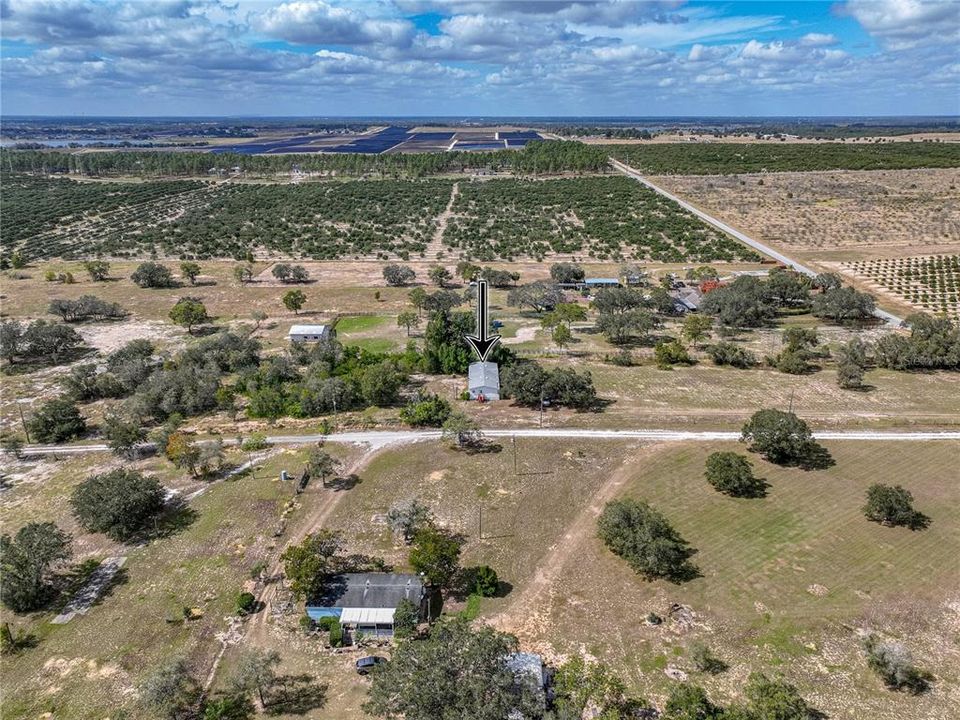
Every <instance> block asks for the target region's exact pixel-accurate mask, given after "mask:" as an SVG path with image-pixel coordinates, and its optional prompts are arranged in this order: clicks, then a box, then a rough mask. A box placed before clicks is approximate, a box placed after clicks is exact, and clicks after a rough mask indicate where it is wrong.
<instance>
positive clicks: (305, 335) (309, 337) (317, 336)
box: [287, 325, 337, 342]
mask: <svg viewBox="0 0 960 720" xmlns="http://www.w3.org/2000/svg"><path fill="white" fill-rule="evenodd" d="M336 335H337V331H336V330H334V329H333V326H332V325H291V326H290V330H289V331H287V340H289V341H290V342H319V341H320V340H327V339H328V338H332V337H336Z"/></svg>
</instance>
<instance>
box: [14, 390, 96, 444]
mask: <svg viewBox="0 0 960 720" xmlns="http://www.w3.org/2000/svg"><path fill="white" fill-rule="evenodd" d="M27 427H28V428H29V430H30V436H31V439H33V440H34V441H36V442H42V443H60V442H66V441H67V440H72V439H74V438H76V437H79V436H80V435H83V433H85V432H86V431H87V423H86V421H85V420H84V419H83V416H82V415H81V414H80V411H79V410H78V409H77V406H76V405H75V404H73V403H72V402H70V401H69V400H49V401H47V402H45V403H44V404H43V405H41V406H40V408H39V409H38V410H37V411H36V412H35V413H34V414H33V417H32V418H30V420H29V422H27Z"/></svg>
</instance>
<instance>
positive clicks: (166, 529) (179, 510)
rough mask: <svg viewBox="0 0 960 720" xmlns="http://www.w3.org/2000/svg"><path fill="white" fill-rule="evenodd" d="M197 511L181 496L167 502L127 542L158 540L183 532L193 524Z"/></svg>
mask: <svg viewBox="0 0 960 720" xmlns="http://www.w3.org/2000/svg"><path fill="white" fill-rule="evenodd" d="M198 517H199V513H197V511H196V510H194V509H193V508H192V507H190V506H189V505H188V504H187V502H186V501H185V500H184V499H183V498H181V497H175V498H173V499H171V500H170V501H168V502H167V504H166V505H165V506H164V508H163V510H161V511H160V512H159V513H158V514H157V515H155V516H154V517H153V518H152V519H151V520H148V521H147V525H145V526H144V528H143V529H142V530H141V531H140V532H139V533H137V534H136V535H135V536H134V537H132V538H128V540H127V542H147V541H150V540H160V539H162V538H168V537H171V536H173V535H176V534H178V533H181V532H183V531H184V530H186V529H187V528H188V527H190V526H191V525H193V523H194V522H195V521H196V519H197V518H198Z"/></svg>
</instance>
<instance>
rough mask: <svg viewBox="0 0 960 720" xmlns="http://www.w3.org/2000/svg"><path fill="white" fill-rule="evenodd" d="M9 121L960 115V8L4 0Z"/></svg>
mask: <svg viewBox="0 0 960 720" xmlns="http://www.w3.org/2000/svg"><path fill="white" fill-rule="evenodd" d="M0 18H2V26H0V28H2V32H0V34H2V45H0V56H2V62H0V82H2V85H0V101H2V112H3V113H4V114H9V115H13V114H61V115H62V114H86V115H251V114H254V115H324V116H329V115H382V114H387V115H453V116H459V115H503V116H507V115H540V116H542V115H805V116H813V115H911V114H914V115H932V114H944V115H954V114H960V2H957V1H952V0H931V1H927V0H842V1H839V2H817V1H804V2H759V1H747V2H743V1H741V2H703V1H694V0H690V1H686V2H685V1H684V0H651V1H649V2H626V1H623V0H611V1H610V2H598V1H597V0H339V1H338V0H286V1H282V0H229V1H226V0H225V1H221V0H156V1H154V0H0Z"/></svg>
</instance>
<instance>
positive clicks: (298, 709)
mask: <svg viewBox="0 0 960 720" xmlns="http://www.w3.org/2000/svg"><path fill="white" fill-rule="evenodd" d="M328 689H329V685H327V684H326V683H320V682H317V680H316V678H314V676H313V675H309V674H306V673H304V674H301V675H292V674H288V675H278V676H277V677H276V679H275V680H274V682H273V686H272V687H271V688H270V699H269V702H268V703H267V704H266V706H265V707H264V712H265V713H266V714H267V715H287V714H290V715H305V714H306V713H308V712H310V711H311V710H317V709H319V708H322V707H324V706H325V705H326V704H327V691H328Z"/></svg>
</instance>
